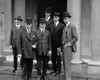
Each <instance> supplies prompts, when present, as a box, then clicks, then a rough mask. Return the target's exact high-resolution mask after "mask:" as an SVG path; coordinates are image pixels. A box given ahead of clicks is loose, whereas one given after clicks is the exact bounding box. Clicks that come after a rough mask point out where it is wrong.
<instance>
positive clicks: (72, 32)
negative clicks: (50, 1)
mask: <svg viewBox="0 0 100 80" xmlns="http://www.w3.org/2000/svg"><path fill="white" fill-rule="evenodd" d="M77 40H78V36H77V31H76V28H75V27H74V26H73V25H72V24H71V23H70V24H69V25H68V26H65V28H64V30H63V33H62V44H63V49H62V51H63V62H64V63H63V64H64V71H65V80H67V79H68V80H71V58H72V52H74V53H75V52H76V51H77V49H76V42H77ZM68 43H70V45H68V46H66V45H67V44H68Z"/></svg>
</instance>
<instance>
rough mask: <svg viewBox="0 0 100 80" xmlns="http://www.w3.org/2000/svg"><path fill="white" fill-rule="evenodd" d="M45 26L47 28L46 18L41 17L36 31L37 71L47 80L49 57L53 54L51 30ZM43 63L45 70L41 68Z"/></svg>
mask: <svg viewBox="0 0 100 80" xmlns="http://www.w3.org/2000/svg"><path fill="white" fill-rule="evenodd" d="M45 28H46V21H45V18H40V23H39V29H38V30H37V31H36V37H37V72H38V74H39V75H40V78H41V79H43V80H46V78H47V77H46V71H47V57H48V56H49V55H50V54H51V43H50V32H49V31H48V30H46V29H45ZM42 62H43V64H42ZM41 64H42V65H43V66H42V69H43V70H41ZM41 71H42V72H41Z"/></svg>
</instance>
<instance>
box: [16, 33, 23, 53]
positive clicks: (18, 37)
mask: <svg viewBox="0 0 100 80" xmlns="http://www.w3.org/2000/svg"><path fill="white" fill-rule="evenodd" d="M17 52H18V54H21V53H22V32H21V31H19V32H18V35H17Z"/></svg>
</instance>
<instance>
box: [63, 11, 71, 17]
mask: <svg viewBox="0 0 100 80" xmlns="http://www.w3.org/2000/svg"><path fill="white" fill-rule="evenodd" d="M65 17H68V18H71V15H70V14H69V13H68V12H64V13H63V18H65Z"/></svg>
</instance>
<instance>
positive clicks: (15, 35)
mask: <svg viewBox="0 0 100 80" xmlns="http://www.w3.org/2000/svg"><path fill="white" fill-rule="evenodd" d="M22 28H23V26H20V28H19V29H17V28H16V26H14V27H13V28H12V29H11V33H10V44H9V45H12V47H13V48H15V47H17V39H18V33H19V30H20V29H22Z"/></svg>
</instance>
